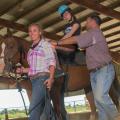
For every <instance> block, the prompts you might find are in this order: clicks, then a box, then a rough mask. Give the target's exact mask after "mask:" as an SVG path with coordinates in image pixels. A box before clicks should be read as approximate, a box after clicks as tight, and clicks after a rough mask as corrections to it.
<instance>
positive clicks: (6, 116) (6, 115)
mask: <svg viewBox="0 0 120 120" xmlns="http://www.w3.org/2000/svg"><path fill="white" fill-rule="evenodd" d="M5 120H8V111H7V109H5Z"/></svg>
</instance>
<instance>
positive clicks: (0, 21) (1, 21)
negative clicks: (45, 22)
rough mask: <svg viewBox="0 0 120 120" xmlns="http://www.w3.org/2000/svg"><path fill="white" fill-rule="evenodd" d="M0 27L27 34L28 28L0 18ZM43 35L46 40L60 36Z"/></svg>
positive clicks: (47, 33) (46, 33) (45, 33)
mask: <svg viewBox="0 0 120 120" xmlns="http://www.w3.org/2000/svg"><path fill="white" fill-rule="evenodd" d="M0 25H1V26H4V27H8V28H12V29H16V30H19V31H23V32H28V27H27V26H25V25H22V24H19V23H15V22H12V21H9V20H4V19H2V18H0ZM43 33H44V35H45V36H46V37H47V38H51V39H59V38H60V36H58V35H55V34H51V33H49V32H46V31H43Z"/></svg>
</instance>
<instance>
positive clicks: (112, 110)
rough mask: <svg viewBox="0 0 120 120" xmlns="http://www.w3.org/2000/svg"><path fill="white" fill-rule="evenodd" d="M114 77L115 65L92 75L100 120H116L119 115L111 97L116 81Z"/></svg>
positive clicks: (109, 65) (110, 65)
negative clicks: (110, 92)
mask: <svg viewBox="0 0 120 120" xmlns="http://www.w3.org/2000/svg"><path fill="white" fill-rule="evenodd" d="M114 76H115V70H114V66H113V64H108V65H106V66H105V67H103V68H101V69H99V70H97V71H95V72H91V73H90V79H91V85H92V89H93V94H94V99H95V103H96V107H97V109H98V115H99V120H114V118H115V116H117V114H118V111H117V109H116V107H115V105H114V104H113V102H112V100H111V98H110V96H109V90H110V87H111V84H112V82H113V80H114Z"/></svg>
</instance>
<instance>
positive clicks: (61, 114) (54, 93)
mask: <svg viewBox="0 0 120 120" xmlns="http://www.w3.org/2000/svg"><path fill="white" fill-rule="evenodd" d="M0 43H1V46H2V47H1V48H2V50H1V51H0V55H2V54H3V53H4V55H3V56H1V57H0V58H1V59H2V60H1V61H2V62H1V64H0V66H2V67H0V68H1V71H2V70H3V71H2V72H3V73H6V71H7V74H8V73H9V72H11V71H12V72H14V69H9V68H11V67H10V66H12V68H14V67H15V65H16V64H17V63H19V62H20V63H21V64H22V65H23V66H25V67H26V66H28V64H27V60H26V53H27V52H28V50H29V46H30V43H28V42H26V41H23V40H20V39H17V38H15V37H13V36H11V35H10V36H7V37H4V38H2V40H1V42H0ZM3 58H4V62H3ZM63 69H64V71H66V72H67V73H68V75H69V80H68V81H67V82H68V87H67V90H68V91H76V90H81V89H86V90H87V88H89V86H90V81H89V72H88V70H87V67H86V65H82V66H81V65H79V66H74V65H73V66H71V65H68V66H63ZM73 69H74V70H73ZM9 70H10V71H9ZM8 71H9V72H8ZM65 77H66V76H64V75H63V76H61V77H60V78H59V79H58V78H56V79H57V80H55V82H54V85H53V88H52V90H51V98H52V101H53V106H54V109H55V111H56V113H57V116H58V118H59V119H60V120H66V119H67V115H66V110H65V106H64V87H65V86H64V83H65V82H64V78H65ZM0 79H1V80H2V79H4V80H2V82H1V83H2V84H4V85H6V84H9V80H8V79H7V78H4V76H1V78H0ZM9 79H11V78H9ZM73 79H74V81H73ZM11 81H14V80H13V79H11ZM15 82H16V81H15ZM21 82H22V81H20V83H21ZM27 84H29V85H27ZM14 87H16V86H14ZM21 87H22V88H25V89H26V90H27V91H29V92H28V96H29V99H30V97H31V92H30V91H31V89H32V88H31V84H30V81H29V80H28V81H24V83H23V84H22V83H21ZM8 88H10V87H8ZM115 97H116V96H115ZM87 98H88V101H89V103H90V107H91V110H92V114H93V115H95V113H96V108H95V104H94V97H93V94H92V91H91V90H90V89H88V91H87ZM116 100H117V99H115V101H116ZM116 103H117V104H118V102H116Z"/></svg>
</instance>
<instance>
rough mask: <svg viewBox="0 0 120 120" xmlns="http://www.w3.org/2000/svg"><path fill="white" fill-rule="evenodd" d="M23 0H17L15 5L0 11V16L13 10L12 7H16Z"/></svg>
mask: <svg viewBox="0 0 120 120" xmlns="http://www.w3.org/2000/svg"><path fill="white" fill-rule="evenodd" d="M23 1H24V0H17V1H16V2H15V3H13V4H12V5H11V6H8V8H6V9H4V10H1V11H0V16H2V15H4V14H5V13H7V12H8V11H10V10H11V9H13V8H14V6H17V5H18V4H20V3H22V2H23Z"/></svg>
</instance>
